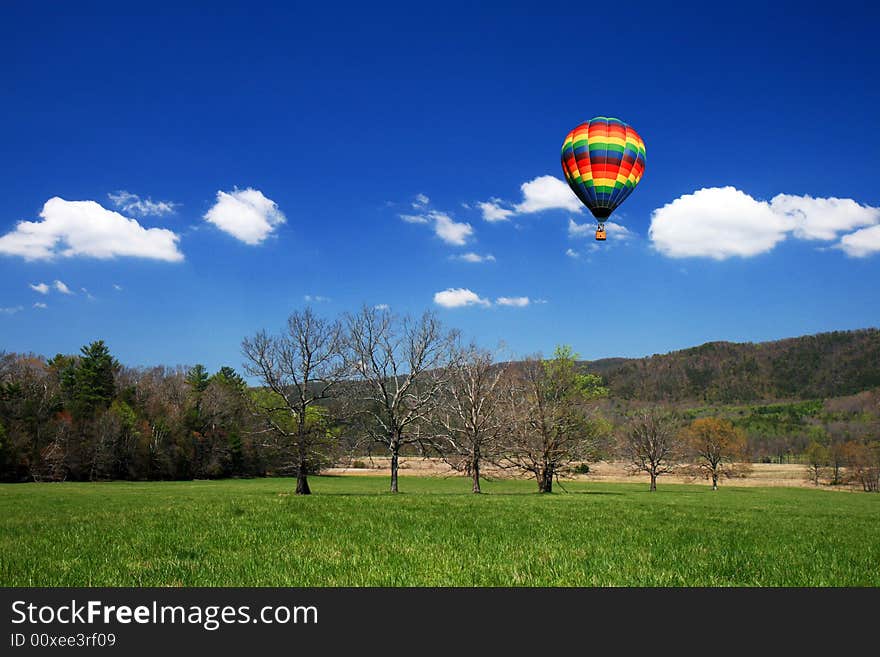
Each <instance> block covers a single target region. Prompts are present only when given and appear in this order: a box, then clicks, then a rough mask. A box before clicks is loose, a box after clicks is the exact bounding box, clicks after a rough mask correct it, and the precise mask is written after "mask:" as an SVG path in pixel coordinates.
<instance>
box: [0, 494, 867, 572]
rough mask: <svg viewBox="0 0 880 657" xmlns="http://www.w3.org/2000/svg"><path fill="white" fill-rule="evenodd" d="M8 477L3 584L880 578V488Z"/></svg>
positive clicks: (0, 518)
mask: <svg viewBox="0 0 880 657" xmlns="http://www.w3.org/2000/svg"><path fill="white" fill-rule="evenodd" d="M311 483H312V489H313V491H314V493H315V494H314V495H312V496H310V497H297V496H295V495H293V494H291V493H292V490H293V484H294V482H293V481H291V480H288V479H245V480H225V481H192V482H144V483H138V482H112V483H82V484H80V483H58V484H18V485H2V486H0V584H2V585H3V586H609V585H610V586H842V585H847V586H880V568H878V564H880V495H870V494H861V493H845V492H831V491H825V490H809V489H799V488H760V487H748V488H745V487H744V488H738V487H735V486H724V487H722V488H721V489H720V490H718V491H716V492H713V491H711V490H710V489H709V488H708V487H707V486H705V485H681V484H667V485H663V483H662V480H661V484H660V489H659V490H658V491H657V492H656V493H649V492H648V490H647V488H646V486H645V485H644V484H642V483H637V484H636V483H604V482H603V483H596V482H590V481H574V482H570V483H564V486H565V489H566V491H567V492H563V491H561V490H559V491H558V492H554V493H553V494H551V495H538V494H537V493H535V492H534V490H535V484H534V482H532V481H511V480H501V481H492V482H487V483H486V484H485V488H484V490H485V493H484V494H483V495H478V496H477V495H472V494H471V493H470V492H469V486H470V483H469V481H467V480H466V479H463V478H436V477H402V478H401V490H402V491H403V492H402V493H400V494H398V495H395V496H392V495H391V494H389V493H386V492H385V490H386V488H387V485H388V482H387V479H386V478H385V477H381V478H380V477H356V476H323V477H314V478H313V479H312V480H311Z"/></svg>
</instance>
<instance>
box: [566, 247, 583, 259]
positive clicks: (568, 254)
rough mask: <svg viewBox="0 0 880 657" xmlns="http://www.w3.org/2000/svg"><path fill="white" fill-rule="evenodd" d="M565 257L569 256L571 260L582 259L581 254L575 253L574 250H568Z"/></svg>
mask: <svg viewBox="0 0 880 657" xmlns="http://www.w3.org/2000/svg"><path fill="white" fill-rule="evenodd" d="M565 255H567V256H568V257H569V258H580V257H581V254H580V253H578V252H577V251H575V250H574V249H566V250H565Z"/></svg>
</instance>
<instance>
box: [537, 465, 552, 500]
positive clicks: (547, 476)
mask: <svg viewBox="0 0 880 657" xmlns="http://www.w3.org/2000/svg"><path fill="white" fill-rule="evenodd" d="M538 492H539V493H552V492H553V468H551V467H549V466H544V469H543V470H541V474H540V475H538Z"/></svg>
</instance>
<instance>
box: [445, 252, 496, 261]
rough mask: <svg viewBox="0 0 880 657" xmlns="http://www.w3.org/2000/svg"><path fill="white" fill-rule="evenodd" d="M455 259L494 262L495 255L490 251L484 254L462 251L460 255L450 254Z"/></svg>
mask: <svg viewBox="0 0 880 657" xmlns="http://www.w3.org/2000/svg"><path fill="white" fill-rule="evenodd" d="M452 257H453V258H454V259H455V260H461V261H463V262H472V263H479V262H495V256H493V255H492V254H491V253H487V254H485V255H480V254H479V253H473V252H471V253H462V254H461V255H457V256H452Z"/></svg>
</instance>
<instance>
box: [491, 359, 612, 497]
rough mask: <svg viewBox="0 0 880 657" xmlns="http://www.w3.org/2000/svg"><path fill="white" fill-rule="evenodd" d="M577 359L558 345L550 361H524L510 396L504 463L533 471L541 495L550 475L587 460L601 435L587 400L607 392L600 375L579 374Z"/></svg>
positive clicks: (549, 483)
mask: <svg viewBox="0 0 880 657" xmlns="http://www.w3.org/2000/svg"><path fill="white" fill-rule="evenodd" d="M576 358H577V357H576V355H575V354H574V353H572V351H571V349H570V348H569V347H557V349H556V353H555V357H554V358H553V359H552V360H549V361H544V360H540V359H536V358H528V359H526V360H525V361H523V362H522V363H521V364H519V365H518V366H517V368H516V371H515V383H514V385H513V386H512V387H511V389H510V394H509V396H508V400H507V403H508V412H509V414H510V430H509V432H508V433H507V435H506V438H505V444H504V457H503V462H504V463H505V464H506V466H507V467H511V468H514V469H518V470H520V471H522V472H524V473H528V474H531V475H533V476H534V477H535V479H536V480H537V482H538V491H539V492H541V493H550V492H552V491H553V480H554V478H558V477H559V475H561V474H566V473H567V471H568V469H569V468H570V466H571V464H572V463H574V462H578V461H586V460H589V459H591V458H592V457H593V456H594V455H595V452H596V448H597V445H598V441H599V438H600V437H601V436H602V434H603V433H604V427H603V426H602V423H601V422H600V421H598V420H597V419H596V418H595V417H594V414H593V410H592V404H591V403H590V402H591V401H592V400H594V399H596V398H598V397H601V396H603V395H604V394H605V393H606V392H607V391H606V389H605V388H604V387H603V386H602V385H601V379H600V378H599V377H598V376H596V375H593V374H579V373H578V372H577V369H576V363H575V361H576Z"/></svg>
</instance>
